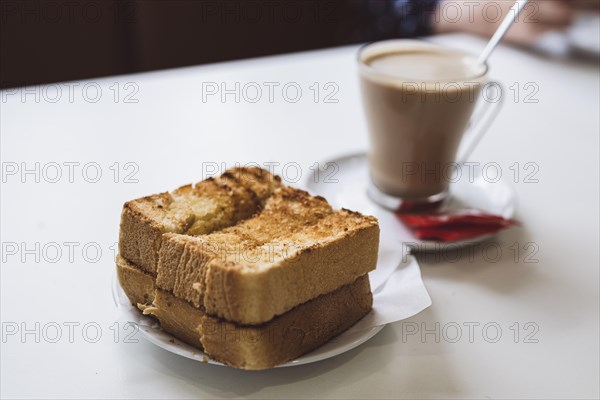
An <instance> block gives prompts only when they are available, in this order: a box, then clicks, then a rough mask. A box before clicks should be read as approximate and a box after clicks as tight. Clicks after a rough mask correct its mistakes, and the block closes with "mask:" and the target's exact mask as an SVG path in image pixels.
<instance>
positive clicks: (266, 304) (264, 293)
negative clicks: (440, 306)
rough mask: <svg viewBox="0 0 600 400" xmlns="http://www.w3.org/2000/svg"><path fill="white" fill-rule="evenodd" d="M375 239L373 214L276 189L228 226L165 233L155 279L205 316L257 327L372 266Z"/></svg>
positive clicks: (302, 192) (334, 287) (375, 246)
mask: <svg viewBox="0 0 600 400" xmlns="http://www.w3.org/2000/svg"><path fill="white" fill-rule="evenodd" d="M378 241H379V226H378V224H377V220H376V219H375V218H373V217H366V216H363V215H361V214H359V213H354V212H351V211H348V210H341V211H333V210H332V209H331V206H330V205H329V204H328V203H327V202H326V201H325V200H324V199H323V198H320V197H313V196H310V195H309V194H308V193H306V192H304V191H302V190H298V189H293V188H290V187H281V188H279V189H277V190H276V191H275V192H274V193H273V194H272V195H271V197H270V198H269V199H268V200H267V202H266V204H265V208H264V210H263V211H262V212H261V213H259V214H257V215H255V216H254V217H253V218H250V219H247V220H244V221H242V222H240V223H238V224H237V225H235V226H232V227H229V228H226V229H222V230H220V231H217V232H214V233H212V234H208V235H202V236H199V237H190V236H188V235H178V234H166V235H164V237H163V246H162V248H161V250H160V256H159V263H158V270H157V280H156V283H157V286H158V287H160V288H161V289H163V290H167V291H170V292H172V293H173V294H174V295H175V296H177V297H180V298H182V299H184V300H186V301H188V302H190V303H192V304H193V305H194V306H196V307H198V308H204V309H205V311H206V313H207V314H209V315H214V316H217V317H220V318H224V319H226V320H229V321H233V322H237V323H240V324H261V323H264V322H267V321H269V320H271V319H272V318H274V317H275V316H277V315H281V314H283V313H285V312H286V311H288V310H290V309H292V308H293V307H295V306H297V305H298V304H302V303H304V302H306V301H309V300H311V299H313V298H315V297H317V296H319V295H321V294H323V293H328V292H331V291H333V290H336V289H337V288H339V287H341V286H343V285H347V284H349V283H351V282H353V281H355V280H356V279H357V278H358V277H359V276H362V275H365V274H366V273H368V272H369V271H371V270H373V269H374V268H375V265H376V262H377V248H378Z"/></svg>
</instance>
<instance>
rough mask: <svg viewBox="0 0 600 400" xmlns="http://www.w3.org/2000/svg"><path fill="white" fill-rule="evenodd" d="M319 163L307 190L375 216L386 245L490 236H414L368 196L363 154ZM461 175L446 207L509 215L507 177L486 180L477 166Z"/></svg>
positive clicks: (437, 246) (435, 247)
mask: <svg viewBox="0 0 600 400" xmlns="http://www.w3.org/2000/svg"><path fill="white" fill-rule="evenodd" d="M320 165H321V166H322V168H323V169H322V171H321V173H320V174H319V179H314V178H315V177H314V176H311V179H309V181H308V182H306V188H307V189H308V191H310V192H312V193H313V194H318V195H321V196H323V197H325V198H326V199H327V200H328V201H329V202H330V203H331V204H332V205H333V206H334V207H336V208H342V207H343V208H348V209H350V210H354V211H359V212H361V213H364V214H368V215H373V216H375V217H377V219H379V226H380V228H381V235H380V242H381V243H382V244H384V245H385V247H388V248H390V247H392V248H393V247H396V248H406V247H408V248H409V249H410V250H412V251H439V250H443V249H445V248H446V246H448V245H451V246H452V248H458V247H464V246H469V245H472V244H475V243H478V242H481V241H483V240H486V239H488V238H490V237H491V236H493V235H483V236H479V237H476V238H472V239H468V240H463V241H457V242H438V241H430V240H420V239H417V238H415V237H414V236H413V234H412V233H411V231H410V229H408V228H407V227H406V226H404V225H403V224H402V223H401V222H400V221H399V220H398V219H397V217H396V216H395V215H394V213H393V212H391V211H389V210H386V209H384V208H382V207H380V206H378V205H376V204H375V203H373V202H372V201H371V200H370V199H369V197H368V196H367V187H368V185H369V181H370V177H369V167H368V163H367V156H366V154H364V153H363V154H355V155H349V156H345V157H341V158H338V159H334V160H331V161H328V162H325V163H322V164H320ZM463 176H464V177H463V178H461V179H460V180H459V181H458V182H456V183H454V184H452V185H451V188H450V199H449V200H448V201H447V203H446V207H445V208H447V209H448V210H453V209H461V208H475V209H479V210H481V211H485V212H488V213H492V214H496V215H501V216H503V217H504V218H512V216H513V215H514V212H515V207H516V201H515V198H516V197H515V193H514V191H513V189H512V187H511V186H510V185H509V184H508V183H507V182H506V181H504V180H502V179H500V180H499V181H498V182H494V183H493V182H492V179H487V180H486V179H484V176H483V175H482V174H481V171H480V170H478V169H477V168H474V173H473V174H472V175H471V177H468V176H467V174H463ZM470 178H472V179H470ZM405 246H406V247H405Z"/></svg>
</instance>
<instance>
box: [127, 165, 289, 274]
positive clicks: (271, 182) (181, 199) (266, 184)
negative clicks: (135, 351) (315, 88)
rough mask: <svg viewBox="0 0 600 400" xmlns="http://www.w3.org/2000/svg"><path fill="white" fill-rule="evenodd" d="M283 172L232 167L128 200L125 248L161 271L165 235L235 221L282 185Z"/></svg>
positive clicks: (135, 259)
mask: <svg viewBox="0 0 600 400" xmlns="http://www.w3.org/2000/svg"><path fill="white" fill-rule="evenodd" d="M280 184H281V180H280V178H279V177H277V176H274V175H271V174H270V173H269V172H267V171H265V170H263V169H260V168H232V169H230V170H227V171H226V172H225V173H223V174H222V175H221V176H219V177H218V178H215V179H212V178H209V179H206V180H204V181H202V182H199V183H197V184H196V185H194V186H192V185H187V186H183V187H180V188H179V189H176V190H175V191H173V192H172V193H160V194H156V195H152V196H147V197H143V198H140V199H136V200H132V201H128V202H127V203H125V205H124V206H123V211H122V214H121V228H120V234H119V253H120V254H121V256H122V257H125V258H126V259H127V260H129V261H132V262H133V263H135V264H136V265H137V266H138V267H140V268H142V269H143V270H144V271H146V272H148V273H149V274H151V275H156V265H157V261H158V251H159V249H160V247H161V243H162V235H163V234H164V233H167V232H174V233H180V234H187V235H200V234H206V233H210V232H212V231H215V230H218V229H222V228H225V227H228V226H231V225H234V224H235V223H237V222H238V221H240V220H242V219H244V218H249V217H251V216H252V215H253V214H254V213H256V212H257V211H259V210H260V208H261V207H262V206H263V205H264V202H265V201H266V199H267V198H268V197H269V196H270V195H271V194H272V193H273V191H274V190H275V189H276V188H277V187H279V186H280Z"/></svg>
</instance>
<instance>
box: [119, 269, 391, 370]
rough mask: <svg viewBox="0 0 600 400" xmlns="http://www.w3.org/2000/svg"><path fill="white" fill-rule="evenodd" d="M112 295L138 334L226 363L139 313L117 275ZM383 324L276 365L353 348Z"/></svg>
mask: <svg viewBox="0 0 600 400" xmlns="http://www.w3.org/2000/svg"><path fill="white" fill-rule="evenodd" d="M112 295H113V300H114V301H115V304H116V305H117V309H118V313H119V314H120V315H119V318H118V320H119V321H127V322H131V323H134V324H136V325H137V327H138V328H139V330H138V332H139V333H141V335H142V336H143V337H144V338H145V339H147V340H148V341H150V342H151V343H154V344H155V345H157V346H158V347H162V348H163V349H165V350H167V351H169V352H171V353H175V354H178V355H180V356H183V357H186V358H190V359H192V360H196V361H200V362H202V363H207V364H213V365H221V366H225V364H223V363H220V362H218V361H215V360H213V359H211V358H210V357H208V356H207V355H206V354H205V353H203V352H202V351H201V350H199V349H197V348H195V347H193V346H190V345H189V344H187V343H184V342H182V341H180V340H178V339H176V338H174V337H173V336H171V335H170V334H168V333H167V332H165V331H163V330H162V329H161V328H160V327H159V325H158V322H157V321H156V320H155V319H154V318H152V317H149V316H145V315H142V313H141V312H140V311H139V310H138V309H137V308H136V307H133V306H132V305H131V303H130V302H129V299H128V298H127V296H126V295H125V293H124V292H123V289H122V288H121V286H120V285H119V282H118V280H117V278H116V275H114V276H113V283H112ZM384 326H385V325H380V326H375V327H372V328H369V329H365V330H361V331H358V332H356V331H347V332H345V333H342V334H341V335H339V336H337V337H335V338H333V339H331V340H330V341H329V342H327V343H326V344H324V345H323V346H321V347H319V348H318V349H316V350H314V351H312V352H310V353H307V354H305V355H303V356H302V357H299V358H297V359H295V360H293V361H290V362H288V363H285V364H281V365H278V366H277V367H276V368H279V367H293V366H297V365H303V364H309V363H313V362H316V361H321V360H325V359H327V358H330V357H334V356H337V355H339V354H342V353H345V352H346V351H348V350H352V349H353V348H355V347H357V346H359V345H361V344H363V343H364V342H366V341H367V340H369V339H371V338H372V337H373V336H375V335H376V334H378V333H379V332H380V331H381V330H382V329H383V328H384Z"/></svg>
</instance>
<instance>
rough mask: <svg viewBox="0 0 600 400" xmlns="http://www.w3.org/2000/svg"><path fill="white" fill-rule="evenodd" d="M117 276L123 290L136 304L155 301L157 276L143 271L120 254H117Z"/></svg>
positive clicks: (132, 302)
mask: <svg viewBox="0 0 600 400" xmlns="http://www.w3.org/2000/svg"><path fill="white" fill-rule="evenodd" d="M117 278H118V279H119V283H120V285H121V287H122V288H123V291H124V292H125V294H126V295H127V297H128V298H129V301H131V304H133V305H134V306H138V307H139V306H140V305H144V304H150V303H152V301H154V291H155V288H156V287H155V284H154V280H155V278H154V277H153V276H152V275H150V274H148V273H146V272H144V271H142V270H141V269H140V268H138V267H136V266H135V265H133V264H132V263H130V262H127V260H125V259H124V258H123V257H121V256H120V255H118V256H117Z"/></svg>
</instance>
